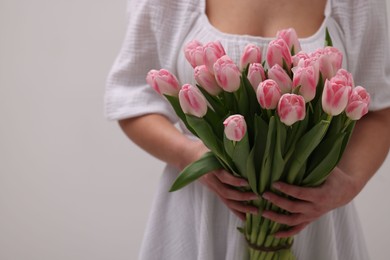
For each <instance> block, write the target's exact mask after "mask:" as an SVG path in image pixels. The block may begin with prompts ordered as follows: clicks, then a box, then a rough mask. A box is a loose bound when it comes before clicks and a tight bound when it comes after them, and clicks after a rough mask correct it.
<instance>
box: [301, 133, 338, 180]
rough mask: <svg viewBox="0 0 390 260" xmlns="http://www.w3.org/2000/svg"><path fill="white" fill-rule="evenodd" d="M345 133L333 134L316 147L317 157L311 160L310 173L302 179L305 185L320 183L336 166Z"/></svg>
mask: <svg viewBox="0 0 390 260" xmlns="http://www.w3.org/2000/svg"><path fill="white" fill-rule="evenodd" d="M344 137H345V133H341V134H338V135H334V136H331V137H329V138H327V139H326V140H324V141H323V142H322V143H321V144H320V145H318V147H317V149H316V151H315V152H316V154H315V155H316V157H317V158H315V159H314V158H313V159H312V160H311V161H310V164H312V165H311V166H309V167H308V168H309V173H308V174H307V177H306V178H305V179H304V180H303V181H302V185H304V186H317V185H320V184H321V183H322V182H323V181H324V180H325V179H326V178H327V177H328V175H329V173H330V172H331V171H332V170H333V169H334V167H336V165H337V163H338V158H339V154H340V151H341V147H342V144H343V140H344Z"/></svg>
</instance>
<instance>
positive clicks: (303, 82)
mask: <svg viewBox="0 0 390 260" xmlns="http://www.w3.org/2000/svg"><path fill="white" fill-rule="evenodd" d="M298 86H299V92H298V93H299V94H300V95H302V96H303V98H304V99H305V101H306V102H310V101H311V100H313V99H314V97H315V95H316V86H317V82H316V74H315V71H314V67H313V66H307V67H303V68H297V70H295V71H294V78H293V89H296V88H297V87H298Z"/></svg>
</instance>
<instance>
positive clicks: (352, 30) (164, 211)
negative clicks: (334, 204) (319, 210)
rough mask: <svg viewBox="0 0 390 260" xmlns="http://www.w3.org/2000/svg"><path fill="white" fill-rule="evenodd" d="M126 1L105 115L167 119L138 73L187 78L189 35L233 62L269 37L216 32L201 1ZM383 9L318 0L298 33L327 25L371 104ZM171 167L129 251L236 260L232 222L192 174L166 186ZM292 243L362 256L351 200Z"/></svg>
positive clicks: (380, 56)
mask: <svg viewBox="0 0 390 260" xmlns="http://www.w3.org/2000/svg"><path fill="white" fill-rule="evenodd" d="M374 2H375V3H374ZM128 8H129V9H128V11H129V24H128V30H127V34H126V37H125V40H124V43H123V46H122V49H121V51H120V53H119V55H118V57H117V59H116V61H115V63H114V66H113V68H112V70H111V72H110V74H109V77H108V80H107V88H106V95H105V111H106V115H107V117H108V118H109V119H115V120H117V119H123V118H127V117H134V116H139V115H144V114H148V113H160V114H162V115H164V116H166V117H167V118H169V119H170V120H171V121H172V122H173V123H177V122H178V119H177V117H176V116H175V114H174V112H173V111H172V109H171V108H170V106H169V104H168V103H167V102H166V101H165V100H164V99H163V98H161V97H160V96H159V95H157V94H156V93H155V92H154V90H153V89H152V88H151V87H149V86H147V85H146V82H145V76H146V73H147V72H148V71H149V70H150V69H159V68H165V69H168V70H170V71H171V72H173V73H174V74H175V75H177V76H178V78H179V80H180V81H181V83H183V84H184V83H191V82H193V79H192V77H193V76H192V68H191V67H190V65H189V64H188V63H187V62H186V61H185V59H184V55H183V53H182V48H183V45H184V44H185V43H187V42H188V41H190V40H193V39H197V40H199V41H200V42H203V43H206V42H209V41H213V40H220V41H221V43H222V45H223V46H224V47H225V50H226V52H227V54H228V55H229V56H230V57H231V58H232V59H233V60H235V61H236V62H237V61H238V59H239V57H240V54H241V52H242V50H243V48H244V46H245V45H246V44H247V43H249V42H253V43H256V44H258V45H259V46H261V47H262V48H263V51H265V47H266V45H267V43H268V42H269V41H270V40H271V39H269V38H262V37H253V36H245V35H244V36H243V35H232V34H226V33H223V32H220V31H218V30H217V29H216V28H214V27H213V26H212V25H211V24H210V23H209V22H208V19H207V16H206V15H205V0H181V1H174V0H146V1H141V0H135V1H131V2H130V3H129V5H128ZM385 10H386V6H385V1H366V0H344V1H331V0H328V4H327V7H326V10H325V17H326V18H325V20H324V22H323V24H322V26H321V28H320V29H319V30H318V31H317V32H316V33H315V34H314V35H312V36H311V37H308V38H305V39H301V44H302V48H303V49H304V50H305V51H313V50H315V49H317V48H319V47H322V46H323V42H324V37H325V36H324V31H325V27H328V29H329V32H330V34H331V36H332V39H333V43H334V45H335V46H336V47H337V48H339V49H340V50H341V51H342V52H343V53H344V62H343V66H344V67H345V68H346V69H348V70H349V71H350V72H352V73H353V75H354V77H355V83H356V84H358V85H362V86H365V87H366V88H367V89H368V91H369V92H370V94H371V97H372V103H371V107H370V109H371V110H376V109H381V108H385V107H389V106H390V60H389V52H388V48H389V46H390V45H389V40H388V35H387V32H388V29H387V25H386V23H387V20H386V14H385ZM263 57H265V56H263ZM182 129H183V132H184V133H185V134H187V135H190V134H189V133H188V131H186V130H185V129H184V128H183V127H182ZM177 174H178V171H177V169H175V168H174V167H172V166H170V165H167V167H166V168H165V170H164V172H163V175H162V178H161V181H160V183H159V188H158V190H157V192H156V195H155V199H154V203H153V206H152V209H151V212H150V216H149V220H148V225H147V229H146V232H145V235H144V239H143V243H142V248H141V253H140V256H139V259H141V260H157V259H158V260H184V259H185V260H224V259H225V260H241V259H244V258H245V249H244V247H245V241H244V240H243V236H242V235H241V234H240V233H239V232H238V231H237V229H236V228H237V227H240V226H242V223H241V221H240V220H239V219H238V218H237V217H236V216H235V215H234V214H232V213H231V212H230V211H229V210H228V209H227V208H226V206H225V205H224V204H222V203H221V202H220V200H219V199H218V198H217V197H216V196H215V195H214V194H213V193H212V192H210V191H209V190H208V189H207V188H205V187H204V186H202V185H201V184H199V183H197V182H195V183H193V184H191V185H189V186H187V187H185V188H183V189H182V190H180V191H177V192H174V193H169V192H168V190H169V188H170V186H171V184H172V183H173V181H174V180H175V178H176V177H177ZM151 192H152V191H151ZM293 251H294V254H295V255H296V256H297V259H298V260H314V259H315V260H368V259H369V256H368V253H367V250H366V246H365V241H364V237H363V234H362V232H361V229H360V223H359V219H358V216H357V213H356V211H355V208H354V205H353V203H350V204H348V205H346V206H344V207H341V208H338V209H336V210H333V211H332V212H330V213H328V214H326V215H324V216H322V217H321V218H320V219H318V220H317V221H315V222H314V223H312V224H310V225H309V226H308V227H307V228H305V229H304V230H303V231H302V232H300V233H299V234H298V235H297V236H296V237H295V240H294V245H293Z"/></svg>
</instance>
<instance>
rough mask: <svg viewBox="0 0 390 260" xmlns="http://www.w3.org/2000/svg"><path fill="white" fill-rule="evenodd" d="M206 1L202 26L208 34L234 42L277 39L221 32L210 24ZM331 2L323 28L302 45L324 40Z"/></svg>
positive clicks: (307, 38) (322, 24)
mask: <svg viewBox="0 0 390 260" xmlns="http://www.w3.org/2000/svg"><path fill="white" fill-rule="evenodd" d="M206 1H207V0H202V1H201V4H202V6H201V7H202V8H201V12H202V13H201V20H202V25H203V27H204V28H205V29H207V31H208V32H210V33H211V34H213V35H215V36H217V37H218V38H220V39H224V40H233V41H240V40H245V41H253V42H263V43H268V42H270V41H272V40H274V39H275V37H263V36H254V35H248V34H234V33H226V32H223V31H221V30H219V29H218V28H216V27H215V26H214V25H212V24H211V23H210V20H209V18H208V17H207V14H206ZM330 2H331V0H327V1H326V5H325V9H324V20H323V21H322V23H321V26H320V27H319V28H318V30H317V31H316V32H315V33H314V34H312V35H310V36H308V37H303V38H299V41H300V42H301V43H311V42H314V41H317V40H318V39H319V38H320V37H321V39H322V38H323V36H324V32H325V28H326V24H327V21H328V18H329V16H330V12H331V6H330V5H331V3H330Z"/></svg>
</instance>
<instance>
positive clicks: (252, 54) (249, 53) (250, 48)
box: [240, 43, 261, 70]
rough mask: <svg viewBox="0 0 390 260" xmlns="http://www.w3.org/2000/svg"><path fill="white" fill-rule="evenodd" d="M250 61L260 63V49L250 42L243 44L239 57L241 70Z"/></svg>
mask: <svg viewBox="0 0 390 260" xmlns="http://www.w3.org/2000/svg"><path fill="white" fill-rule="evenodd" d="M251 63H261V50H260V47H259V46H256V45H254V44H251V43H250V44H248V45H246V46H245V49H244V52H243V54H242V56H241V59H240V68H241V70H243V69H245V68H246V66H248V64H251Z"/></svg>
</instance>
